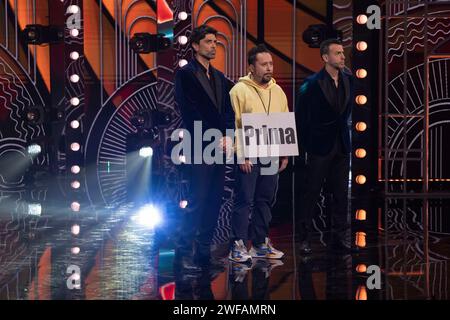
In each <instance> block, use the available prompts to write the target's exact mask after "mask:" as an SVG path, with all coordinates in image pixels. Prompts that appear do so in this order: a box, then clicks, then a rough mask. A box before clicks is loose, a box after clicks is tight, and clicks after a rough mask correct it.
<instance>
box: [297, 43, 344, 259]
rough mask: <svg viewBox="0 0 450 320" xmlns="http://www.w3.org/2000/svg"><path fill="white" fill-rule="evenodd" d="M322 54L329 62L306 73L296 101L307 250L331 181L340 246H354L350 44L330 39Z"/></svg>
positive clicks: (300, 217) (300, 224)
mask: <svg viewBox="0 0 450 320" xmlns="http://www.w3.org/2000/svg"><path fill="white" fill-rule="evenodd" d="M320 54H321V56H322V59H323V60H324V62H325V66H324V68H323V69H322V70H320V71H319V72H318V73H315V74H313V75H311V76H310V77H308V78H306V79H305V81H304V83H303V84H302V86H301V87H300V90H299V92H298V98H297V103H296V107H295V112H296V123H297V126H298V128H297V132H298V135H299V141H300V145H301V148H303V150H304V151H305V152H306V153H305V162H306V163H305V164H306V170H305V175H304V181H303V188H302V194H301V197H300V199H301V200H300V211H299V214H297V216H296V226H297V229H298V230H299V235H300V241H301V245H300V250H301V251H302V253H310V252H311V247H310V243H309V240H310V233H311V229H312V220H313V214H314V209H315V206H316V203H317V200H318V198H319V195H320V191H321V189H322V187H323V186H324V184H325V182H326V189H327V191H328V192H331V194H332V196H333V197H332V200H333V204H334V206H333V208H334V212H333V215H332V227H333V229H334V231H336V235H337V237H336V240H337V241H335V242H334V246H335V247H336V249H341V250H344V251H348V250H350V243H349V241H350V238H349V235H350V233H349V231H350V222H349V221H350V220H349V214H348V213H349V211H348V183H349V169H350V167H349V165H350V164H349V162H350V149H351V142H350V129H349V125H348V121H349V118H350V114H351V109H352V105H353V78H352V76H351V75H350V74H347V73H346V72H344V67H345V56H344V49H343V47H342V44H341V43H340V41H339V40H336V39H329V40H326V41H324V42H323V43H322V44H321V46H320Z"/></svg>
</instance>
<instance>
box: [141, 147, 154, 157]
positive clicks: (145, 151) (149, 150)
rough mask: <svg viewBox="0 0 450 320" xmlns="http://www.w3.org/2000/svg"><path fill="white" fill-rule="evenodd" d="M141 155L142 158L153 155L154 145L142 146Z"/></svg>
mask: <svg viewBox="0 0 450 320" xmlns="http://www.w3.org/2000/svg"><path fill="white" fill-rule="evenodd" d="M139 156H141V157H142V158H148V157H151V156H153V149H152V147H142V148H140V149H139Z"/></svg>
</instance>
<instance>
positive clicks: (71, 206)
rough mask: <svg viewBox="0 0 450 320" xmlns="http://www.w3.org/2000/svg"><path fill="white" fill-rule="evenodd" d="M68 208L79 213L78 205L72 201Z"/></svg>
mask: <svg viewBox="0 0 450 320" xmlns="http://www.w3.org/2000/svg"><path fill="white" fill-rule="evenodd" d="M70 208H71V209H72V211H75V212H78V211H80V203H79V202H77V201H74V202H72V204H71V205H70Z"/></svg>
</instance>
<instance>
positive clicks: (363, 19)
mask: <svg viewBox="0 0 450 320" xmlns="http://www.w3.org/2000/svg"><path fill="white" fill-rule="evenodd" d="M356 22H358V23H359V24H366V23H367V16H366V15H365V14H360V15H358V16H357V17H356Z"/></svg>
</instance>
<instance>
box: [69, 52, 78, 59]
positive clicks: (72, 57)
mask: <svg viewBox="0 0 450 320" xmlns="http://www.w3.org/2000/svg"><path fill="white" fill-rule="evenodd" d="M79 57H80V54H79V53H78V52H76V51H72V52H71V53H70V59H72V60H77V59H78V58H79Z"/></svg>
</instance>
